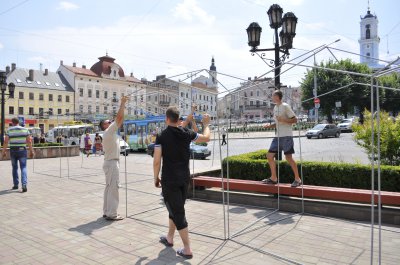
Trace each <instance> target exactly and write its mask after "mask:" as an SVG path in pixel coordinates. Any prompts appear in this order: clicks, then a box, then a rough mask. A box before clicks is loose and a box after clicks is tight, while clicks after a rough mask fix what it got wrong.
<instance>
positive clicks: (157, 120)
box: [120, 115, 203, 151]
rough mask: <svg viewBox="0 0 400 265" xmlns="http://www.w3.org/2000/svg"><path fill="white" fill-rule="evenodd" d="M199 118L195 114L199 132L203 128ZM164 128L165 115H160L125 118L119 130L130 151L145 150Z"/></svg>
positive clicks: (184, 117)
mask: <svg viewBox="0 0 400 265" xmlns="http://www.w3.org/2000/svg"><path fill="white" fill-rule="evenodd" d="M183 119H186V116H183ZM201 119H202V117H201V116H200V115H198V116H197V115H196V116H195V121H196V124H197V127H198V129H199V132H200V133H201V132H202V130H203V129H202V123H201ZM165 128H166V124H165V115H160V116H153V117H148V118H145V119H142V120H125V121H124V127H123V129H121V131H120V132H121V135H123V137H124V139H125V141H126V142H127V143H128V144H129V147H130V149H131V150H132V151H145V150H146V149H147V146H148V145H149V144H151V143H154V142H155V141H156V137H157V134H158V133H160V132H161V131H162V130H164V129H165ZM125 131H126V135H125Z"/></svg>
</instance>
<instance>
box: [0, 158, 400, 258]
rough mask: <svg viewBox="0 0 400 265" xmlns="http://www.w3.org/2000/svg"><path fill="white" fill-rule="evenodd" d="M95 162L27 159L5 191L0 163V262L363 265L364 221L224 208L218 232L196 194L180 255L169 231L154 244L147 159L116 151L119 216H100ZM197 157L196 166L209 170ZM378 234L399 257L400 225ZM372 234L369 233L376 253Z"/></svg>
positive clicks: (217, 208)
mask: <svg viewBox="0 0 400 265" xmlns="http://www.w3.org/2000/svg"><path fill="white" fill-rule="evenodd" d="M102 161H103V158H102V157H89V158H86V157H85V158H82V157H72V158H69V159H67V158H62V159H61V160H60V159H58V158H56V159H43V160H35V161H33V160H29V162H28V181H29V184H28V192H27V193H21V192H20V191H12V190H10V188H11V186H12V177H11V164H10V162H9V161H2V162H0V166H1V173H0V179H1V181H0V209H1V210H0V264H293V263H295V264H296V263H297V264H370V249H371V242H370V238H371V228H370V225H369V224H364V223H355V222H348V221H345V220H338V219H328V218H323V217H317V216H308V215H293V214H289V213H284V212H278V211H273V210H271V209H260V208H254V207H248V206H239V205H231V206H230V207H229V212H226V214H225V218H226V220H229V226H226V227H225V229H224V211H223V206H222V205H221V204H219V203H215V202H204V201H198V200H189V201H188V202H187V205H186V210H187V215H188V221H189V229H190V231H191V235H190V237H191V241H192V247H193V251H194V258H193V259H192V260H183V259H182V258H180V257H178V256H177V255H176V252H175V251H176V248H177V247H180V246H181V241H180V239H179V236H178V235H176V237H175V246H174V247H173V248H165V247H164V246H163V245H161V244H160V243H158V238H159V236H160V235H163V234H165V233H166V231H167V229H166V224H167V211H166V209H165V207H164V205H163V202H162V200H161V197H160V190H159V189H156V188H154V187H153V180H152V168H151V158H150V157H149V156H147V155H138V154H133V155H129V156H128V157H127V159H126V164H125V158H124V157H122V156H121V168H120V171H121V189H120V206H119V212H120V214H121V215H124V216H125V215H126V210H127V218H126V219H124V220H123V221H119V222H109V221H106V220H104V219H103V218H102V217H101V215H102V197H103V189H104V175H103V172H102V169H101V167H102ZM200 162H201V163H203V162H204V161H199V164H197V161H196V165H199V166H198V167H197V168H196V169H197V170H203V169H209V166H207V168H202V167H201V165H203V164H201V163H200ZM60 165H61V171H60ZM33 166H34V167H33ZM125 166H126V169H127V170H126V172H127V173H126V178H127V183H126V182H125ZM33 169H34V172H33ZM60 173H61V177H60ZM126 184H127V189H126ZM126 190H127V192H125V191H126ZM126 198H127V199H126ZM126 206H127V207H126ZM225 209H226V210H227V207H225ZM228 213H229V219H228ZM266 215H267V216H266ZM263 216H266V217H265V218H263V219H261V220H259V221H258V222H256V223H255V224H254V225H252V226H251V227H250V228H249V229H248V230H246V231H244V233H240V234H238V235H237V236H235V237H234V238H232V239H231V240H224V238H225V234H226V235H227V234H228V233H229V235H234V234H235V232H237V231H239V230H241V229H242V228H244V227H245V226H246V225H249V224H251V223H253V222H255V221H256V220H257V219H259V218H260V217H263ZM381 232H382V264H400V252H399V251H398V250H399V249H400V228H399V227H389V226H383V227H382V230H381ZM377 240H378V230H376V231H375V245H374V246H375V251H377V250H378V241H377ZM377 258H378V255H377V253H375V255H374V259H375V261H376V260H377ZM374 264H377V263H376V262H375V263H374Z"/></svg>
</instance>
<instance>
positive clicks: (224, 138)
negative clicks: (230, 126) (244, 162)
mask: <svg viewBox="0 0 400 265" xmlns="http://www.w3.org/2000/svg"><path fill="white" fill-rule="evenodd" d="M224 144H228V143H227V142H226V128H225V126H224V127H222V143H221V145H224Z"/></svg>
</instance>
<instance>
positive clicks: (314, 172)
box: [223, 150, 400, 192]
mask: <svg viewBox="0 0 400 265" xmlns="http://www.w3.org/2000/svg"><path fill="white" fill-rule="evenodd" d="M266 154H267V150H259V151H256V152H251V153H247V154H242V155H237V156H231V157H229V158H228V160H229V175H230V178H233V179H247V180H258V181H260V180H263V179H265V178H267V177H269V176H270V169H269V165H268V163H267V160H266ZM279 164H280V168H279V170H280V182H282V183H291V182H292V181H293V179H294V176H293V172H292V169H291V168H290V166H289V164H288V163H287V162H286V161H281V162H280V163H279ZM298 167H299V171H300V163H298ZM226 169H227V159H226V158H225V159H224V161H223V170H224V176H226ZM303 178H304V180H303V181H304V183H305V184H306V185H316V186H328V187H342V188H353V189H371V166H368V165H360V164H349V163H332V162H306V161H303ZM375 187H377V174H375ZM381 188H382V190H385V191H395V192H399V191H400V166H381Z"/></svg>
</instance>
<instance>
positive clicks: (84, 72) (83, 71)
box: [64, 65, 98, 77]
mask: <svg viewBox="0 0 400 265" xmlns="http://www.w3.org/2000/svg"><path fill="white" fill-rule="evenodd" d="M64 66H65V68H67V69H68V70H70V71H71V72H73V73H75V74H78V75H88V76H94V77H98V75H96V73H94V72H93V71H92V70H90V69H86V68H80V67H73V66H68V65H64Z"/></svg>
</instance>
